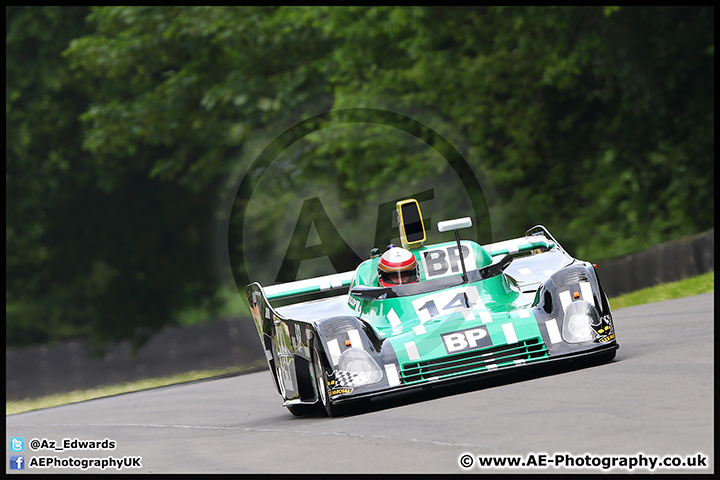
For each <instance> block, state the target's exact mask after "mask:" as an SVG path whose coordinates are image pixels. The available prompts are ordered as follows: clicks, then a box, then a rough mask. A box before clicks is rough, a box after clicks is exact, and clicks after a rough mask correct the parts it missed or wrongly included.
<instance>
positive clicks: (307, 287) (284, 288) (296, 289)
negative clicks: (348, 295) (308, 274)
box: [263, 271, 355, 300]
mask: <svg viewBox="0 0 720 480" xmlns="http://www.w3.org/2000/svg"><path fill="white" fill-rule="evenodd" d="M354 277H355V272H354V271H352V272H343V273H334V274H332V275H325V276H322V277H315V278H308V279H307V280H298V281H295V282H288V283H280V284H277V285H270V286H268V287H263V290H264V291H265V296H266V297H267V299H268V300H280V299H285V298H291V297H297V296H300V295H311V294H318V293H325V292H329V291H332V290H343V289H346V288H349V287H350V284H351V283H352V281H353V278H354Z"/></svg>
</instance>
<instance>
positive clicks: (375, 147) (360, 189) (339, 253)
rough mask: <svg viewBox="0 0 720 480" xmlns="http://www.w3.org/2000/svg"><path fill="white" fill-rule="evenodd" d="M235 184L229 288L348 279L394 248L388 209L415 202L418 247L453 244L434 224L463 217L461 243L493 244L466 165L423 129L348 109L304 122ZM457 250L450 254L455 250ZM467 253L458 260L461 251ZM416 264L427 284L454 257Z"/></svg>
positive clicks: (407, 120) (437, 254) (400, 118)
mask: <svg viewBox="0 0 720 480" xmlns="http://www.w3.org/2000/svg"><path fill="white" fill-rule="evenodd" d="M248 163H249V167H248V168H247V171H246V173H245V175H244V176H243V178H242V180H241V181H240V184H239V187H238V190H237V194H236V196H235V199H234V202H233V207H232V213H231V217H230V222H229V227H228V228H229V230H228V250H229V259H230V263H231V269H232V271H233V276H234V280H235V284H236V287H237V288H238V290H239V291H241V292H244V290H245V287H246V285H248V284H249V283H251V282H259V283H260V284H262V285H264V286H268V285H272V284H277V283H285V282H291V281H295V280H302V279H306V278H312V277H316V276H321V275H329V274H333V273H341V272H346V271H352V270H354V269H355V268H356V267H357V266H358V265H359V264H360V263H361V262H362V261H363V260H366V259H367V258H369V254H370V251H371V250H372V249H373V248H375V247H377V248H380V249H381V250H385V248H386V247H387V246H388V245H389V244H398V245H399V244H400V238H399V232H398V225H397V219H396V218H395V204H396V202H397V201H398V200H402V199H407V198H415V199H416V200H418V202H419V203H420V208H421V210H422V213H423V222H424V224H425V226H426V230H427V240H426V242H425V243H426V245H429V244H433V243H440V242H446V241H450V240H453V238H454V237H453V236H452V234H449V233H439V232H437V231H436V224H437V222H438V221H441V220H447V219H449V218H458V217H466V216H469V217H471V218H472V219H473V229H469V230H466V231H464V232H463V233H464V238H466V239H470V240H475V241H478V242H480V243H483V242H489V241H490V240H491V228H490V218H489V212H488V208H487V203H486V201H485V197H484V194H483V192H482V188H481V186H480V182H479V181H478V179H477V177H476V176H475V174H474V172H473V170H472V169H471V168H470V166H469V165H468V163H467V162H466V160H465V158H464V157H463V156H462V155H461V154H460V152H459V151H458V150H457V149H456V148H455V147H454V146H453V145H452V144H451V143H450V142H448V141H447V140H446V139H445V137H443V136H442V135H440V134H439V133H437V132H435V131H434V130H433V129H432V128H430V127H429V126H427V125H426V124H424V123H422V122H420V121H418V120H415V119H413V118H411V117H409V116H406V115H402V114H399V113H395V112H391V111H387V110H380V109H370V108H351V109H343V110H336V111H331V112H326V113H322V114H319V115H316V116H313V117H311V118H308V119H306V120H303V121H301V122H299V123H297V124H295V125H294V126H292V127H291V128H288V129H287V130H285V131H284V132H282V133H281V134H280V135H278V136H277V137H275V138H274V139H273V140H272V141H271V142H269V143H268V144H267V146H266V147H265V148H263V149H262V150H261V151H259V153H258V154H257V156H255V158H253V159H251V161H250V162H248ZM455 250H457V248H455ZM464 253H465V252H464ZM428 255H429V256H427V257H426V258H423V261H424V262H426V265H427V267H428V268H429V270H427V271H430V272H432V276H441V275H449V274H450V273H452V272H453V271H454V269H455V268H456V267H457V265H459V264H458V263H457V261H458V259H459V255H458V252H457V251H453V250H452V248H448V249H445V250H439V251H431V253H429V254H428Z"/></svg>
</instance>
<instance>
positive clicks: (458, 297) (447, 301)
mask: <svg viewBox="0 0 720 480" xmlns="http://www.w3.org/2000/svg"><path fill="white" fill-rule="evenodd" d="M412 304H413V307H414V308H415V313H416V314H417V316H418V318H419V319H420V323H425V322H427V321H428V320H430V319H432V318H434V317H437V316H440V315H450V314H451V313H454V312H462V311H465V310H470V309H473V308H482V307H483V306H484V305H483V303H482V301H481V300H480V294H479V293H478V290H477V288H476V287H474V286H470V287H464V288H459V289H453V290H447V291H444V292H438V293H434V294H432V295H426V296H424V297H422V298H418V299H417V300H415V301H413V302H412Z"/></svg>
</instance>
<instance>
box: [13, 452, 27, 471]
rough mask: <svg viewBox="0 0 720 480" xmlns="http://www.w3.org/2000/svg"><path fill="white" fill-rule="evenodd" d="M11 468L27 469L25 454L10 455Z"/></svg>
mask: <svg viewBox="0 0 720 480" xmlns="http://www.w3.org/2000/svg"><path fill="white" fill-rule="evenodd" d="M10 470H25V455H10Z"/></svg>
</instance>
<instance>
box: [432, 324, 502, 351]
mask: <svg viewBox="0 0 720 480" xmlns="http://www.w3.org/2000/svg"><path fill="white" fill-rule="evenodd" d="M442 339H443V343H444V344H445V350H446V351H447V353H448V354H451V353H458V352H464V351H466V350H473V349H476V348H483V347H490V346H492V344H493V343H492V340H491V339H490V335H488V331H487V327H482V326H481V327H476V328H469V329H467V330H461V331H459V332H452V333H446V334H445V335H443V336H442Z"/></svg>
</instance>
